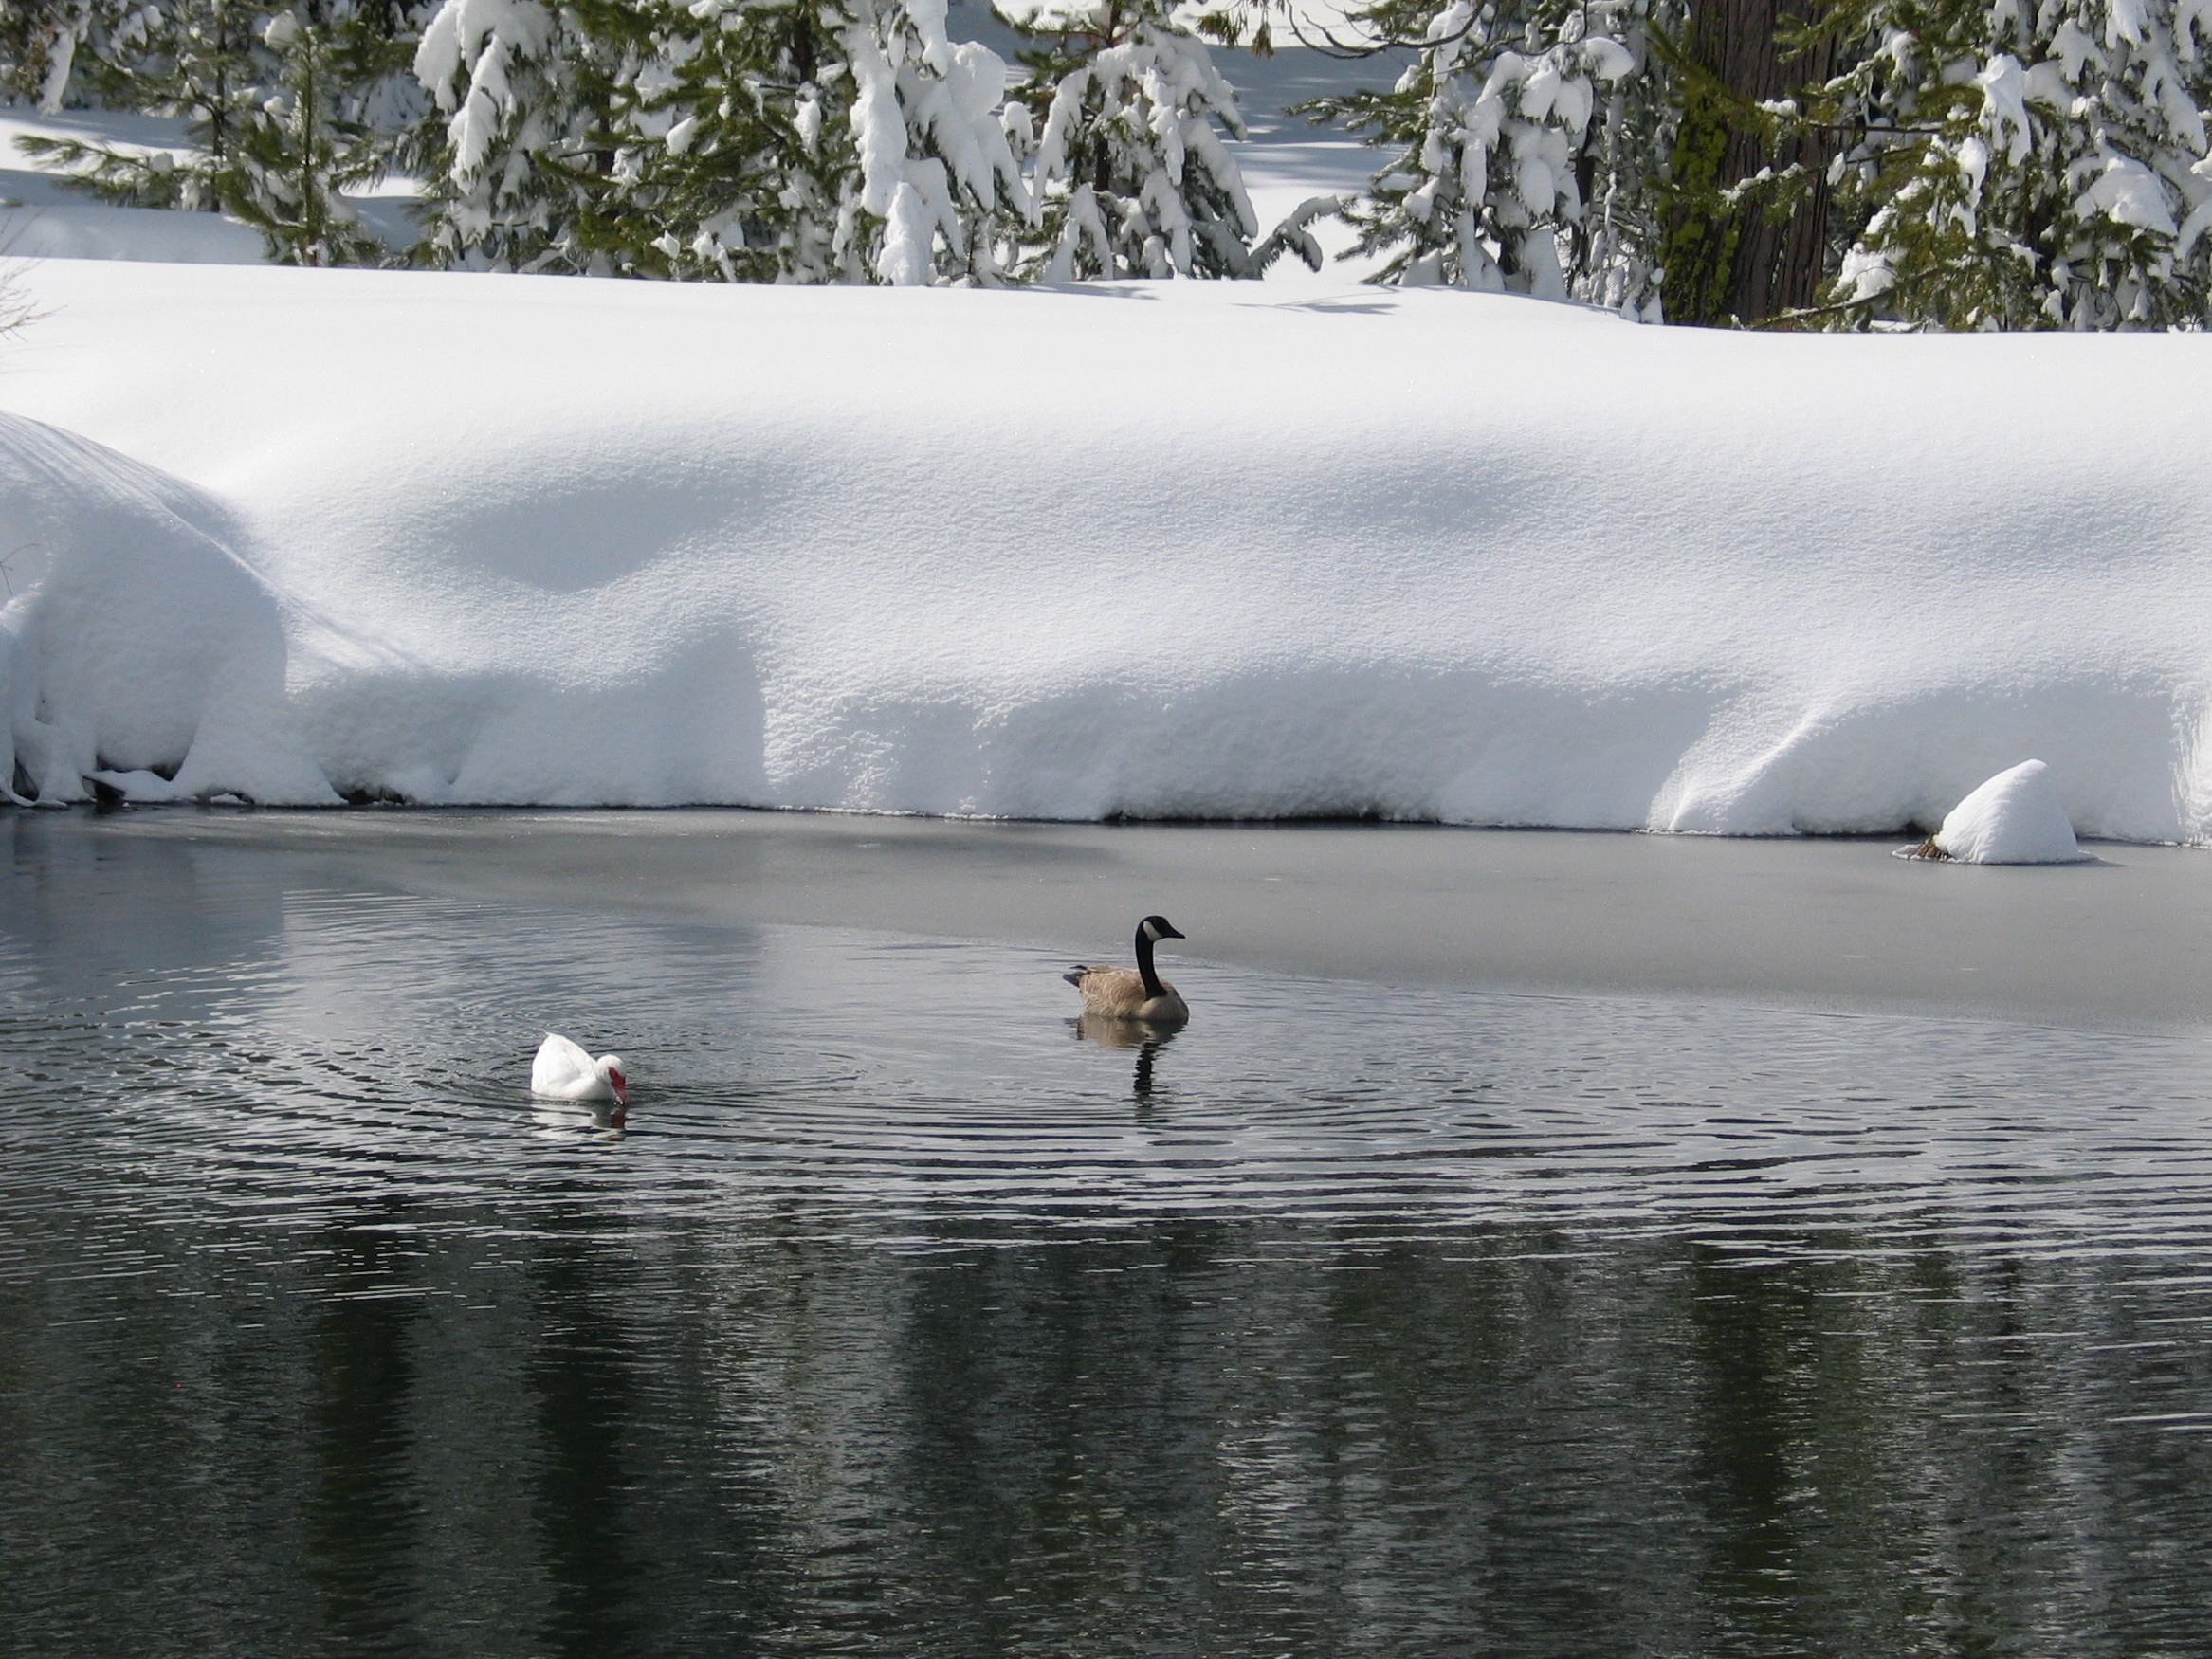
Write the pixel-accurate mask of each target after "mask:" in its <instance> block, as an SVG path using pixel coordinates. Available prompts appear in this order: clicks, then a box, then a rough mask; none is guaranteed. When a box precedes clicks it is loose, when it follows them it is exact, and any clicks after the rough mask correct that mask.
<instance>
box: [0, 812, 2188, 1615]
mask: <svg viewBox="0 0 2212 1659" xmlns="http://www.w3.org/2000/svg"><path fill="white" fill-rule="evenodd" d="M41 822H42V823H43V821H41ZM12 823H13V825H14V827H13V828H12V829H11V830H10V831H9V832H10V833H11V834H12V836H13V856H14V864H13V866H12V870H11V873H9V875H8V876H7V877H6V878H5V892H4V894H0V900H4V905H0V926H4V927H5V944H4V946H0V1065H4V1066H5V1067H6V1068H7V1073H8V1076H9V1082H10V1088H9V1111H8V1113H7V1115H6V1116H5V1118H0V1205H4V1214H5V1220H6V1227H5V1233H4V1236H0V1550H4V1551H5V1558H6V1561H7V1563H8V1566H7V1570H6V1571H4V1572H0V1632H6V1637H5V1640H4V1641H0V1648H4V1649H5V1650H6V1651H8V1652H9V1653H10V1654H15V1653H21V1654H26V1655H30V1654H41V1655H43V1654H72V1655H74V1654H85V1653H96V1654H97V1653H117V1654H133V1655H154V1654H171V1653H174V1654H193V1655H201V1654H230V1653H237V1654H320V1653H338V1652H348V1653H356V1652H368V1653H406V1654H415V1653H423V1654H431V1653H437V1654H444V1653H452V1654H457V1655H505V1654H516V1655H536V1654H576V1655H585V1654H590V1655H609V1654H632V1653H634V1654H656V1655H657V1654H690V1653H699V1654H747V1653H762V1654H774V1653H785V1652H789V1653H807V1654H816V1653H840V1652H853V1653H871V1654H872V1653H883V1654H897V1655H970V1654H976V1655H981V1654H1001V1653H1004V1654H1040V1655H1041V1654H1067V1655H1120V1654H1130V1655H1138V1654H1144V1655H1152V1654H1177V1655H1179V1654H1194V1655H1211V1654H1233V1655H1254V1656H1259V1655H1276V1654H1295V1655H1308V1654H1311V1655H1335V1654H1370V1653H1371V1654H1387V1655H1415V1654H1453V1655H1462V1654H1499V1655H1506V1654H1512V1655H1522V1654H1527V1655H1552V1654H1556V1655H1561V1656H1563V1659H1564V1656H1574V1659H1590V1656H1604V1655H1615V1654H1619V1655H1686V1656H1687V1655H1696V1656H1701V1659H1702V1656H1707V1655H1737V1654H1741V1655H1777V1656H1780V1655H1826V1654H1835V1655H1867V1654H1883V1655H1906V1654H1969V1653H1970V1654H1983V1653H1991V1654H2052V1655H2059V1654H2064V1655H2078V1654H2089V1655H2102V1654H2111V1655H2115V1656H2117V1655H2128V1656H2131V1659H2132V1656H2138V1655H2149V1654H2174V1655H2200V1654H2203V1653H2205V1652H2207V1651H2212V1639H2208V1638H2207V1637H2206V1635H2205V1632H2207V1631H2212V1574H2208V1573H2207V1572H2206V1570H2205V1567H2204V1563H2205V1561H2206V1560H2208V1559H2212V1440H2208V1438H2207V1434H2206V1431H2207V1430H2208V1429H2212V1087H2208V1086H2207V1085H2206V1083H2205V1081H2204V1080H2205V1078H2206V1077H2207V1075H2208V1073H2207V1069H2206V1066H2207V1062H2208V1061H2212V1052H2208V1051H2207V1048H2208V1045H2206V1044H2205V1043H2203V1042H2202V1041H2197V1040H2175V1039H2166V1040H2152V1039H2146V1038H2140V1037H2132V1038H2115V1037H2105V1036H2097V1035H2090V1034H2082V1033H2073V1032H2063V1031H2053V1030H2034V1029H2027V1028H2018V1027H2005V1026H1996V1025H1971V1024H1949V1025H1946V1024H1939V1023H1933V1022H1926V1023H1923V1022H1914V1021H1909V1020H1895V1019H1831V1018H1815V1017H1811V1016H1803V1015H1794V1014H1777V1013H1763V1012H1749V1011H1742V1010H1736V1011H1727V1010H1700V1009H1686V1008H1677V1007H1669V1006H1662V1005H1654V1004H1642V1003H1632V1002H1594V1001H1593V1002H1579V1001H1569V1000H1545V999H1535V998H1513V997H1497V996H1476V995H1457V994H1429V993H1421V994H1407V993H1400V992H1389V991H1380V990H1376V989H1373V988H1368V987H1357V986H1346V985H1338V984H1324V983H1312V982H1304V983H1301V982H1291V981H1280V980H1271V979H1267V978H1265V977H1263V976H1259V975H1242V974H1231V973H1226V972H1218V971H1208V970H1206V969H1203V968H1200V967H1193V966H1191V965H1189V964H1188V963H1182V964H1179V965H1178V968H1177V977H1178V979H1179V981H1180V982H1181V983H1182V984H1183V986H1184V988H1185V990H1186V993H1187V994H1191V995H1192V996H1193V999H1194V1001H1195V1002H1196V1003H1197V1005H1198V1006H1199V1008H1200V1010H1201V1017H1200V1018H1199V1019H1198V1020H1197V1021H1196V1022H1194V1023H1193V1025H1192V1026H1191V1027H1190V1028H1189V1029H1188V1030H1185V1031H1183V1032H1181V1033H1180V1034H1179V1035H1176V1036H1174V1037H1173V1039H1172V1040H1171V1041H1164V1042H1162V1041H1157V1040H1153V1039H1151V1038H1142V1039H1140V1040H1137V1041H1135V1042H1134V1043H1131V1044H1121V1043H1118V1042H1117V1041H1114V1040H1110V1039H1109V1040H1107V1041H1100V1040H1098V1038H1099V1036H1100V1033H1096V1032H1091V1031H1084V1030H1077V1029H1076V1027H1075V1026H1074V1023H1073V1022H1072V1021H1070V1020H1069V1018H1068V1017H1067V1015H1068V1013H1069V1009H1068V1008H1067V1007H1066V1006H1065V1004H1066V1003H1068V1002H1069V1001H1070V1000H1071V999H1070V998H1069V996H1068V995H1067V993H1066V988H1065V987H1064V986H1062V985H1060V983H1059V981H1058V979H1057V977H1056V975H1057V972H1058V969H1059V967H1060V965H1061V964H1060V959H1059V956H1058V954H1052V955H1051V956H1049V957H1048V956H1047V955H1044V954H1039V953H1032V952H1027V951H1021V950H1015V949H1009V948H998V947H986V946H976V945H968V946H955V945H941V944H932V943H928V942H926V941H913V940H902V939H882V938H871V937H865V936H856V935H850V934H835V933H824V932H814V931H809V930H803V929H788V930H773V929H771V930H759V931H736V930H722V929H712V928H704V927H683V926H674V925H660V924H651V923H645V922H639V921H635V920H629V919H625V920H619V921H617V920H613V919H611V918H609V917H607V916H604V915H600V914H596V913H594V912H593V911H592V910H590V909H589V908H586V907H581V906H579V907H578V908H577V909H576V910H575V911H563V912H553V911H547V910H543V909H529V910H526V909H521V908H504V907H501V906H497V905H486V904H474V903H472V904H466V905H462V904H455V903H451V902H443V901H439V900H436V899H432V898H427V897H423V896H420V895H417V894H413V893H409V892H405V891H382V890H380V891H374V892H363V891H350V890H343V889H342V888H340V887H338V886H336V885H334V884H332V881H331V878H330V873H329V872H328V871H327V870H322V869H320V868H319V867H318V866H316V864H315V862H314V861H313V860H312V859H294V858H273V857H270V856H268V855H265V854H246V853H226V852H223V851H220V850H216V849H210V848H195V847H192V846H190V845H188V844H183V843H178V842H162V841H144V842H128V841H123V842H117V841H108V842H95V841H93V840H89V839H87V838H83V837H78V836H72V835H70V834H69V833H67V832H66V830H67V826H66V825H65V824H64V825H59V826H55V827H54V828H52V829H45V828H41V827H39V825H38V824H34V823H31V822H30V821H28V820H24V819H19V820H15V821H12ZM545 1026H552V1027H554V1028H555V1029H559V1030H568V1031H569V1032H570V1033H571V1034H572V1035H575V1036H576V1037H578V1038H579V1039H581V1040H583V1041H585V1042H586V1043H587V1044H588V1045H589V1046H591V1047H592V1048H594V1051H597V1050H600V1049H609V1048H612V1049H616V1050H619V1051H620V1052H621V1053H623V1054H624V1055H625V1057H626V1058H627V1059H629V1060H630V1061H631V1070H632V1075H633V1077H634V1079H635V1080H636V1083H637V1085H638V1086H637V1094H636V1097H635V1103H634V1105H633V1109H632V1111H631V1119H630V1127H629V1131H628V1133H620V1132H616V1131H613V1130H612V1129H610V1128H608V1127H607V1126H605V1125H604V1124H603V1123H599V1122H594V1120H593V1119H592V1117H591V1116H590V1115H589V1114H587V1113H584V1112H582V1111H580V1110H576V1109H570V1108H554V1107H546V1106H533V1105H532V1103H529V1102H528V1101H527V1100H526V1099H525V1098H523V1096H522V1093H521V1086H520V1085H521V1079H522V1078H523V1077H524V1076H525V1075H526V1072H527V1067H528V1055H529V1050H530V1048H531V1046H532V1044H533V1043H534V1041H535V1037H536V1034H537V1032H538V1031H539V1030H540V1029H542V1028H543V1027H545Z"/></svg>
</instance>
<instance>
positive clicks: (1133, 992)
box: [1060, 916, 1191, 1025]
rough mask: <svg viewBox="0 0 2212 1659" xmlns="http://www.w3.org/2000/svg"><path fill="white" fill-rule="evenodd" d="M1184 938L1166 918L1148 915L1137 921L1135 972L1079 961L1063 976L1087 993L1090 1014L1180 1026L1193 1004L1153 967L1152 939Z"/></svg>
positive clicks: (1084, 995) (1084, 1004)
mask: <svg viewBox="0 0 2212 1659" xmlns="http://www.w3.org/2000/svg"><path fill="white" fill-rule="evenodd" d="M1182 937H1183V936H1182V935H1181V934H1179V933H1178V932H1177V931H1176V928H1175V923H1173V922H1172V921H1168V919H1167V918H1166V917H1164V916H1147V917H1146V918H1145V919H1144V920H1143V921H1140V922H1139V923H1137V971H1136V972H1135V973H1134V974H1132V973H1130V972H1129V970H1128V969H1126V968H1092V967H1085V966H1084V965H1083V964H1082V963H1080V962H1078V963H1077V964H1076V965H1075V969H1074V971H1073V972H1072V973H1068V974H1063V975H1060V977H1061V978H1063V979H1065V980H1067V981H1068V983H1069V984H1070V985H1072V986H1074V987H1075V989H1076V990H1078V991H1080V992H1082V993H1083V1012H1085V1013H1087V1014H1096V1015H1098V1016H1099V1017H1101V1018H1103V1019H1117V1020H1150V1021H1151V1022H1153V1023H1154V1024H1155V1025H1179V1024H1181V1023H1182V1022H1183V1021H1184V1020H1187V1019H1189V1018H1190V1017H1191V1010H1190V1005H1189V1004H1188V1003H1186V1002H1184V1001H1183V999H1182V998H1181V997H1180V996H1179V995H1178V994H1176V989H1175V987H1174V986H1172V985H1170V984H1169V983H1168V982H1167V981H1166V980H1164V979H1162V978H1161V976H1160V975H1159V974H1158V973H1157V972H1156V971H1155V970H1154V969H1153V966H1152V941H1153V940H1155V939H1181V938H1182Z"/></svg>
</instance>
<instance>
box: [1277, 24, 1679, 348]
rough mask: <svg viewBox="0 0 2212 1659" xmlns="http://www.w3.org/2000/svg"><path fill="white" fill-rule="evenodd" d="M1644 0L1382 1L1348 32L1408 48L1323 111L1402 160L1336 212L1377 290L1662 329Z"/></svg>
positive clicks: (1322, 105)
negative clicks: (1356, 240)
mask: <svg viewBox="0 0 2212 1659" xmlns="http://www.w3.org/2000/svg"><path fill="white" fill-rule="evenodd" d="M1653 21H1654V20H1653V16H1652V5H1651V0H1598V3H1597V4H1589V5H1585V4H1581V3H1579V0H1575V3H1569V0H1537V3H1536V4H1532V5H1503V6H1501V5H1494V4H1492V5H1478V4H1476V3H1475V0H1452V3H1451V4H1449V5H1446V6H1443V7H1440V8H1439V7H1436V6H1435V5H1434V4H1433V0H1380V3H1379V4H1376V5H1373V6H1370V7H1367V8H1364V9H1355V10H1353V11H1352V12H1351V13H1350V14H1349V19H1348V27H1350V28H1351V29H1352V30H1353V31H1354V34H1355V36H1356V37H1357V38H1361V39H1364V40H1368V41H1371V42H1374V43H1378V44H1381V43H1403V44H1406V45H1409V46H1417V47H1418V49H1419V57H1418V58H1417V61H1416V62H1415V63H1414V64H1412V65H1411V66H1409V67H1408V68H1407V69H1406V70H1405V72H1404V74H1403V75H1402V76H1401V77H1400V78H1399V80H1398V83H1397V85H1396V86H1395V87H1393V88H1392V89H1391V90H1390V91H1388V92H1382V93H1352V94H1347V95H1344V96H1340V97H1335V98H1329V99H1324V100H1317V101H1316V103H1315V104H1314V105H1312V106H1310V107H1311V108H1312V109H1313V110H1314V111H1315V112H1316V113H1317V114H1322V115H1328V116H1335V117H1341V118H1345V119H1347V121H1348V122H1349V124H1350V125H1352V126H1353V127H1354V128H1356V129H1360V130H1363V131H1365V132H1366V133H1367V134H1368V135H1369V137H1370V139H1371V141H1373V142H1375V143H1378V144H1382V145H1386V146H1389V147H1390V148H1391V149H1393V150H1395V151H1396V152H1397V159H1396V160H1395V162H1394V163H1393V164H1392V165H1390V166H1389V167H1387V168H1385V169H1384V170H1383V171H1382V172H1380V173H1378V175H1377V176H1376V179H1375V182H1374V184H1373V185H1372V187H1371V188H1370V189H1369V191H1367V192H1366V193H1365V194H1364V195H1363V196H1362V197H1361V198H1359V199H1358V200H1356V201H1355V202H1353V203H1352V204H1350V205H1349V206H1348V207H1347V209H1346V210H1345V216H1346V217H1347V218H1349V219H1350V220H1351V222H1352V223H1353V224H1354V225H1355V226H1356V227H1358V228H1359V232H1360V244H1359V246H1360V248H1361V250H1362V252H1365V253H1375V252H1379V251H1380V252H1384V253H1387V254H1388V255H1389V256H1390V257H1389V260H1388V263H1387V264H1384V265H1383V267H1382V269H1381V271H1380V280H1382V281H1385V282H1397V283H1407V284H1413V285H1418V284H1434V283H1443V284H1451V285H1454V286H1461V287H1469V288H1478V289H1487V290H1490V291H1492V292H1506V291H1510V292H1516V293H1525V294H1532V295H1534V296H1536V297H1538V298H1540V299H1549V300H1565V299H1570V298H1572V299H1581V300H1588V301H1595V302H1597V303H1600V304H1602V305H1605V306H1607V307H1608V308H1612V309H1618V310H1621V311H1622V312H1623V313H1624V314H1626V315H1629V316H1632V317H1637V318H1646V317H1648V318H1649V319H1653V320H1656V319H1657V315H1658V310H1657V295H1658V282H1659V275H1660V273H1659V271H1658V269H1657V264H1656V248H1657V240H1658V224H1657V214H1656V209H1655V206H1654V200H1653V198H1652V196H1651V193H1650V192H1651V179H1652V177H1654V176H1655V174H1656V173H1657V172H1658V171H1659V170H1658V168H1656V167H1655V166H1654V151H1656V150H1659V149H1661V148H1662V147H1663V144H1664V141H1665V137H1666V134H1667V132H1668V130H1669V129H1668V118H1667V114H1666V111H1665V108H1664V100H1663V84H1662V82H1663V78H1662V77H1660V76H1658V75H1657V74H1656V73H1654V72H1653V69H1652V66H1651V64H1650V58H1651V53H1652V51H1653V46H1652V42H1651V39H1650V31H1651V24H1652V22H1653Z"/></svg>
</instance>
